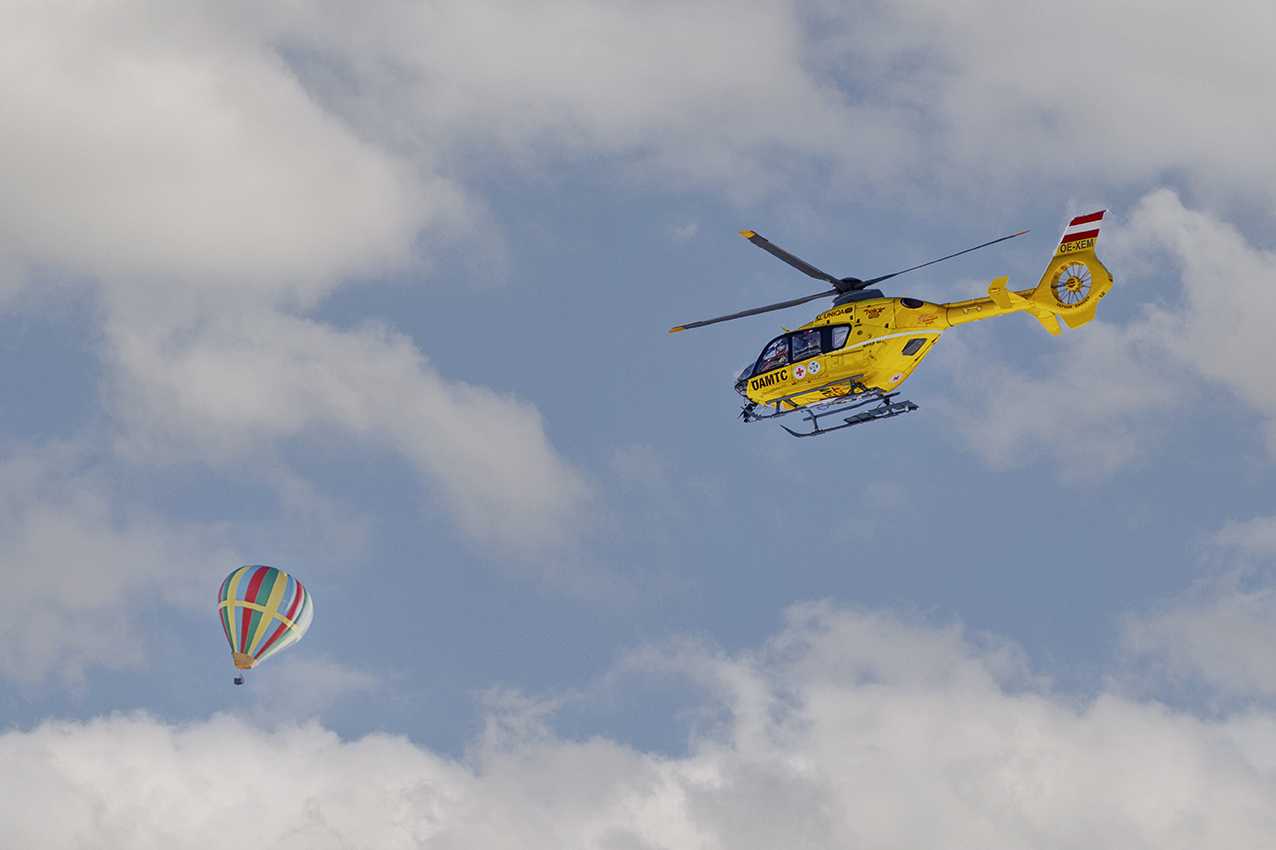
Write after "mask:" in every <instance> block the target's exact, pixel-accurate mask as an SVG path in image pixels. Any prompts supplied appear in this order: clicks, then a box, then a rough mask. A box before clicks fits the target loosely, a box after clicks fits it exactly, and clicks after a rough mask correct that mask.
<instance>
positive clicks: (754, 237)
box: [740, 230, 846, 292]
mask: <svg viewBox="0 0 1276 850" xmlns="http://www.w3.org/2000/svg"><path fill="white" fill-rule="evenodd" d="M740 235H741V236H743V237H744V238H745V239H748V240H749V241H750V242H752V243H753V244H754V245H757V246H758V247H759V248H761V249H762V250H763V251H767V252H768V253H771V254H774V255H775V256H777V257H779V258H780V259H781V260H784V262H786V263H788V264H789V265H791V266H793V268H795V269H797V270H798V271H800V272H802V273H803V274H806V275H810V276H811V277H813V278H815V279H816V280H826V281H828V282H829V283H831V284H833V285H834V286H836V287H837V291H838V292H844V291H845V290H846V284H844V283H843V282H842V281H841V280H840V279H838V278H835V277H833V275H831V274H829V273H828V272H826V271H821V270H820V269H817V268H816V267H815V266H813V265H811V264H810V263H808V262H807V261H806V260H804V259H802V258H801V257H795V256H793V255H792V254H790V253H789V252H788V251H786V250H784V249H783V248H781V247H780V246H779V245H776V244H774V243H772V242H769V241H767V240H766V239H763V238H762V237H761V236H759V235H758V234H756V233H754V232H753V231H752V230H741V231H740Z"/></svg>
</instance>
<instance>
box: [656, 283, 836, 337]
mask: <svg viewBox="0 0 1276 850" xmlns="http://www.w3.org/2000/svg"><path fill="white" fill-rule="evenodd" d="M839 292H840V290H837V289H830V290H829V291H828V292H817V293H816V294H814V295H808V296H806V297H805V298H794V299H793V300H792V301H783V302H781V303H779V304H768V305H767V306H765V307H754V308H753V309H752V310H745V311H743V312H740V313H732V314H731V315H730V316H719V317H718V318H716V319H706V320H705V321H703V322H691V323H689V324H686V325H679V326H678V327H676V328H670V329H669V333H673V332H674V331H685V330H686V329H687V328H703V327H704V326H705V325H716V324H717V323H718V322H726V321H730V320H731V319H741V318H744V317H745V316H756V315H757V314H758V313H769V312H771V311H772V310H783V309H784V308H785V307H796V306H797V305H799V304H805V303H806V302H808V301H814V300H815V299H816V298H827V297H829V296H830V295H837V294H838V293H839Z"/></svg>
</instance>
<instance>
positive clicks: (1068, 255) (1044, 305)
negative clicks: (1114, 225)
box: [990, 210, 1112, 333]
mask: <svg viewBox="0 0 1276 850" xmlns="http://www.w3.org/2000/svg"><path fill="white" fill-rule="evenodd" d="M1105 212H1107V210H1100V211H1099V212H1096V213H1091V214H1089V215H1079V216H1077V217H1076V218H1074V219H1073V220H1072V221H1071V222H1070V223H1069V224H1068V227H1067V229H1065V230H1064V231H1063V238H1062V239H1061V240H1059V247H1058V248H1057V249H1055V252H1054V257H1053V258H1052V259H1051V260H1050V265H1048V266H1046V272H1045V274H1043V275H1042V276H1041V282H1040V283H1039V284H1037V288H1036V289H1034V290H1033V291H1032V295H1031V296H1029V298H1030V299H1031V301H1032V302H1033V306H1035V307H1036V308H1038V309H1036V310H1032V309H1030V310H1029V312H1031V313H1032V314H1033V315H1035V316H1036V317H1037V319H1038V320H1040V322H1041V324H1043V325H1045V327H1046V330H1048V331H1050V332H1051V333H1058V332H1059V323H1058V319H1063V321H1064V323H1065V324H1066V325H1067V326H1068V327H1070V328H1079V327H1081V326H1082V325H1084V324H1085V323H1086V322H1088V321H1090V320H1091V319H1093V318H1094V311H1095V308H1096V307H1098V306H1099V301H1100V300H1102V298H1103V296H1104V295H1106V294H1107V293H1108V290H1109V289H1110V288H1111V287H1112V274H1111V272H1109V271H1108V270H1107V268H1106V267H1105V266H1104V265H1103V263H1101V262H1099V258H1098V256H1096V255H1095V253H1094V244H1095V243H1096V242H1097V241H1099V223H1100V222H1101V221H1102V220H1103V214H1104V213H1105ZM990 294H991V293H990Z"/></svg>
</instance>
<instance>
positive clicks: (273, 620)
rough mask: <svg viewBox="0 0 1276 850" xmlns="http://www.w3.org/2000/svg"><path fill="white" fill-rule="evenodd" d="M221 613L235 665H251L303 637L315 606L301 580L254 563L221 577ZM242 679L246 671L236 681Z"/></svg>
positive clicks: (223, 627)
mask: <svg viewBox="0 0 1276 850" xmlns="http://www.w3.org/2000/svg"><path fill="white" fill-rule="evenodd" d="M217 613H218V614H219V615H220V616H221V620H222V629H223V630H225V632H226V640H227V641H228V642H229V643H230V654H231V657H232V658H233V659H234V660H235V666H236V667H237V668H239V669H240V670H251V669H252V668H253V667H254V666H256V665H257V664H258V663H260V662H262V661H265V660H266V659H267V658H269V657H270V656H272V655H274V654H275V653H276V652H279V651H280V650H282V649H285V648H286V647H289V646H291V645H292V644H294V643H296V642H297V641H298V640H300V639H301V636H302V635H304V634H305V633H306V629H308V628H310V620H311V618H312V617H314V613H315V607H314V603H312V602H311V600H310V594H309V593H308V592H306V589H305V588H304V587H302V586H301V582H299V581H297V580H296V579H295V578H293V577H292V576H290V575H288V574H287V573H286V572H284V571H283V570H277V569H275V568H274V567H264V566H261V565H258V564H254V565H250V566H247V567H240V568H239V569H237V570H235V571H234V572H233V573H231V574H230V575H229V576H227V577H226V580H225V581H224V582H222V590H221V596H220V597H219V602H218V605H217ZM243 683H244V677H243V675H240V676H237V677H236V678H235V684H236V685H242V684H243Z"/></svg>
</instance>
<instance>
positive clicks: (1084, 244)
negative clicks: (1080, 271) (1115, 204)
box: [1055, 210, 1107, 257]
mask: <svg viewBox="0 0 1276 850" xmlns="http://www.w3.org/2000/svg"><path fill="white" fill-rule="evenodd" d="M1105 212H1107V210H1099V211H1098V212H1096V213H1090V214H1089V215H1079V216H1077V217H1076V218H1074V219H1073V220H1072V221H1071V222H1070V223H1069V224H1068V226H1067V227H1066V228H1065V229H1064V231H1063V238H1062V239H1060V240H1059V250H1057V251H1055V256H1056V257H1057V256H1059V255H1060V254H1071V253H1072V252H1074V251H1081V250H1084V249H1086V248H1093V247H1094V241H1095V240H1096V239H1098V238H1099V222H1101V221H1103V214H1104V213H1105Z"/></svg>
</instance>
